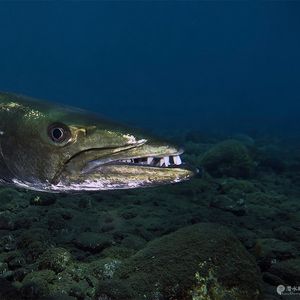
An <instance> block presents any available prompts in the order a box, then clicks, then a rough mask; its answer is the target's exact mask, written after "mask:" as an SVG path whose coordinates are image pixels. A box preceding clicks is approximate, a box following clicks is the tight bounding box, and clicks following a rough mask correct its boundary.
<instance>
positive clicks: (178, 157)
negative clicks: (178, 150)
mask: <svg viewBox="0 0 300 300" xmlns="http://www.w3.org/2000/svg"><path fill="white" fill-rule="evenodd" d="M173 160H174V164H175V165H181V158H180V156H179V155H177V156H173Z"/></svg>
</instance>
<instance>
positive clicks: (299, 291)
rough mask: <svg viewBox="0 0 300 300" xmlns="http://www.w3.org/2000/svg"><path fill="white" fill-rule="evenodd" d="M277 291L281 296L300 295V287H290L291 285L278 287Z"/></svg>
mask: <svg viewBox="0 0 300 300" xmlns="http://www.w3.org/2000/svg"><path fill="white" fill-rule="evenodd" d="M276 291H277V293H278V294H279V295H284V296H288V295H290V296H291V295H300V286H290V285H286V286H284V285H282V284H280V285H278V286H277V288H276Z"/></svg>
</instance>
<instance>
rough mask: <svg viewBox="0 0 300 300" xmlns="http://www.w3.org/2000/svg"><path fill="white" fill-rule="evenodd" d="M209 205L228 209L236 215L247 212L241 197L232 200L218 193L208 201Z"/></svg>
mask: <svg viewBox="0 0 300 300" xmlns="http://www.w3.org/2000/svg"><path fill="white" fill-rule="evenodd" d="M210 206H212V207H215V208H219V209H222V210H225V211H229V212H231V213H233V214H234V215H236V216H244V215H245V214H246V212H247V209H246V205H245V201H244V200H243V199H239V200H233V199H231V198H229V197H228V196H225V195H219V196H217V197H216V198H215V199H213V200H212V201H211V202H210Z"/></svg>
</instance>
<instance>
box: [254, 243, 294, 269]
mask: <svg viewBox="0 0 300 300" xmlns="http://www.w3.org/2000/svg"><path fill="white" fill-rule="evenodd" d="M254 252H255V255H256V257H257V259H258V261H259V265H260V266H261V267H262V269H263V270H266V269H268V268H269V267H270V265H271V263H272V262H274V261H276V260H283V259H288V258H292V257H295V256H296V254H297V250H296V249H295V248H294V247H293V246H292V245H291V244H289V243H287V242H283V241H280V240H277V239H273V238H266V239H258V240H257V241H256V244H255V247H254Z"/></svg>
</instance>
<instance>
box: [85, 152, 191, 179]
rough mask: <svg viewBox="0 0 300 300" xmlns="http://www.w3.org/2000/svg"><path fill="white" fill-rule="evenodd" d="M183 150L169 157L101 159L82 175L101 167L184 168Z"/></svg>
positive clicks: (149, 156)
mask: <svg viewBox="0 0 300 300" xmlns="http://www.w3.org/2000/svg"><path fill="white" fill-rule="evenodd" d="M183 152H184V151H183V150H182V149H180V150H179V151H178V152H176V153H174V154H172V155H169V154H165V155H164V154H162V155H160V156H156V155H155V154H149V155H145V156H137V157H130V156H129V157H128V156H127V157H123V158H120V159H116V160H113V159H109V160H105V159H99V160H94V161H90V162H88V164H87V166H86V167H85V168H84V169H83V170H82V173H88V172H91V171H93V170H94V169H97V168H99V167H101V166H110V165H111V166H117V165H119V166H122V165H123V166H129V167H130V166H133V167H142V168H143V167H144V168H145V167H148V168H159V169H164V168H183V167H185V164H184V163H183V162H182V159H181V157H180V156H181V155H182V154H183Z"/></svg>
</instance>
